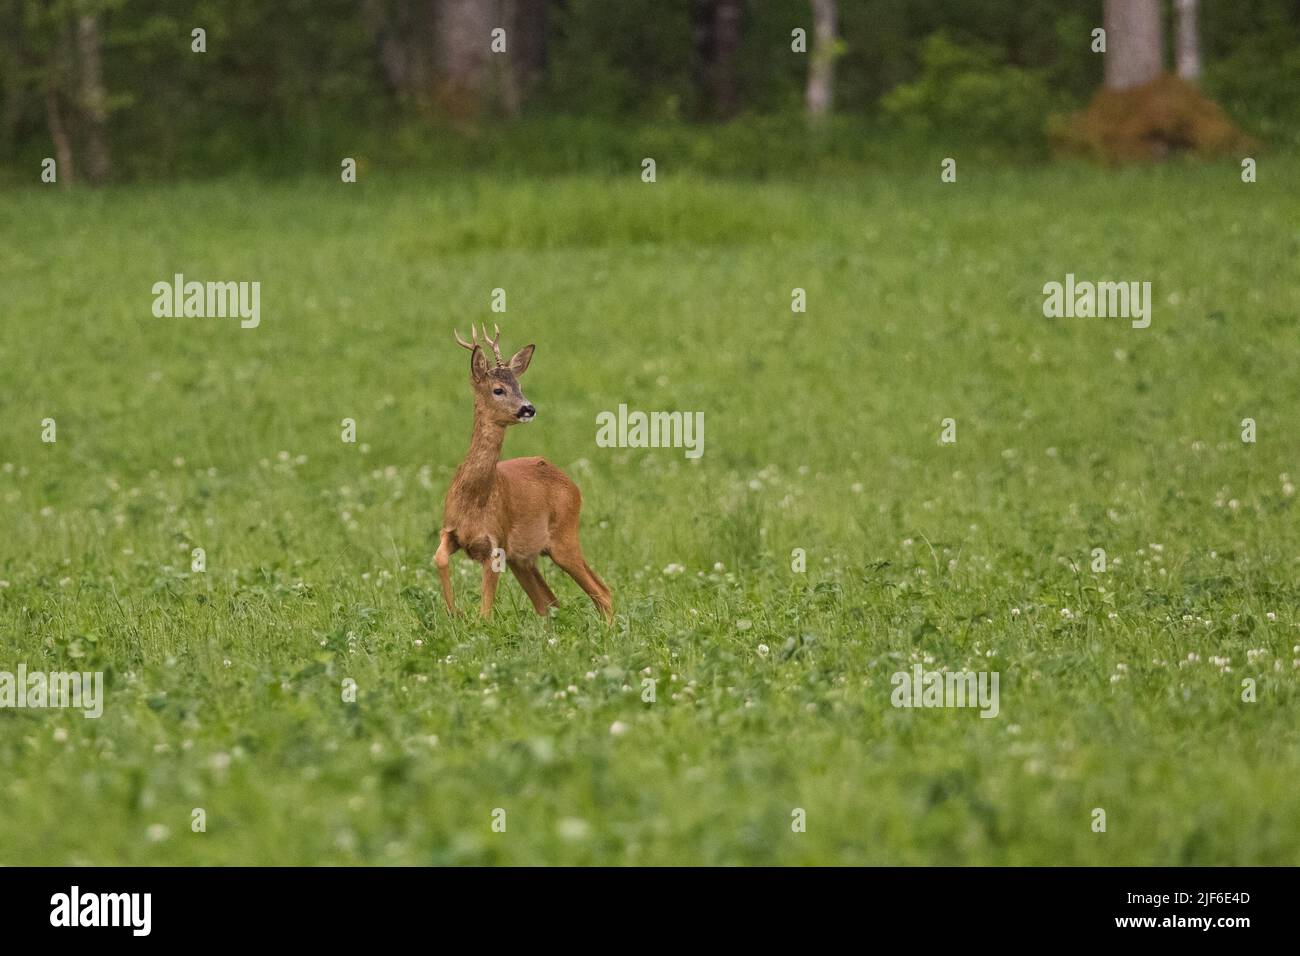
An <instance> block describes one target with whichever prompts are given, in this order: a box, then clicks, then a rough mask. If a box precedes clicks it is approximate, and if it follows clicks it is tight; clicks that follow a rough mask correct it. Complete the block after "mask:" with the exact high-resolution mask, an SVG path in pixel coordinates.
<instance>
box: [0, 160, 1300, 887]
mask: <svg viewBox="0 0 1300 956" xmlns="http://www.w3.org/2000/svg"><path fill="white" fill-rule="evenodd" d="M938 172H939V164H938V158H937V157H936V158H935V160H934V162H933V163H927V164H926V165H925V168H924V169H916V170H913V171H911V172H908V171H899V170H892V171H887V172H881V173H878V174H864V175H857V176H824V177H813V178H809V179H807V180H805V181H798V180H795V179H780V178H778V179H773V180H762V181H760V180H743V179H725V178H708V177H704V176H699V175H692V174H687V173H681V172H678V171H675V170H674V169H673V167H672V164H671V162H670V161H669V160H668V159H667V158H661V159H660V163H659V176H658V180H659V181H658V182H656V183H653V184H647V183H643V182H641V181H640V179H639V177H638V173H639V169H637V168H635V167H634V168H631V169H629V170H628V172H627V174H626V175H623V176H607V175H601V176H555V177H546V178H540V177H539V178H530V177H526V176H497V177H494V178H488V177H485V176H473V175H460V176H454V177H453V176H443V177H421V176H418V175H410V174H403V175H401V176H398V177H389V176H386V175H384V174H383V173H382V171H379V170H375V171H370V170H363V173H362V175H361V178H360V181H359V182H358V183H356V184H354V185H349V184H343V183H340V182H337V181H332V180H328V179H319V180H303V181H282V182H275V183H265V182H259V181H257V180H253V179H247V180H245V179H239V178H235V179H228V180H221V181H215V182H206V183H192V184H176V185H151V186H146V185H137V186H120V187H116V188H112V189H108V190H104V191H100V192H89V191H85V190H73V191H70V192H61V191H57V190H56V189H55V188H53V187H51V188H47V189H39V188H32V187H27V188H22V189H17V190H14V191H12V192H10V193H9V194H8V195H7V196H6V197H5V199H4V200H3V202H0V238H2V239H3V242H0V314H2V315H3V323H4V332H5V334H4V336H3V338H0V411H2V414H0V522H2V526H3V533H2V534H0V671H5V670H7V671H14V670H16V669H17V667H18V665H20V664H25V665H26V667H27V668H28V669H29V670H38V669H39V670H46V671H57V670H78V671H103V672H104V674H105V679H106V684H107V686H106V699H105V703H104V713H103V716H102V718H100V719H98V720H94V719H85V718H83V717H82V716H81V715H80V714H79V713H76V712H73V711H67V710H31V709H26V710H19V709H3V710H0V864H5V865H18V864H83V863H84V864H119V863H120V864H144V865H148V864H164V863H165V864H205V865H226V864H360V863H366V864H415V865H424V864H520V865H535V864H554V863H559V864H652V865H658V864H997V865H1003V864H1048V865H1058V864H1083V865H1096V864H1161V865H1163V864H1246V863H1252V864H1289V865H1295V864H1297V863H1300V789H1298V788H1297V787H1296V780H1297V779H1300V726H1298V725H1300V721H1298V720H1297V705H1298V704H1300V669H1298V668H1297V662H1300V647H1298V646H1300V617H1298V616H1297V610H1296V609H1297V606H1300V586H1298V584H1297V580H1298V578H1300V575H1298V574H1297V572H1298V571H1300V529H1298V523H1297V521H1296V497H1295V490H1294V482H1295V480H1296V479H1297V478H1300V461H1297V458H1296V451H1297V448H1300V443H1298V442H1297V433H1296V425H1297V420H1296V415H1297V409H1298V408H1300V378H1297V375H1296V369H1297V368H1300V335H1297V330H1296V316H1297V314H1300V283H1297V282H1296V271H1295V270H1296V263H1297V261H1300V260H1298V258H1297V257H1298V256H1300V226H1298V225H1297V224H1298V223H1300V201H1298V200H1297V196H1300V166H1297V164H1296V163H1295V162H1294V157H1289V156H1274V157H1266V158H1264V159H1262V160H1261V166H1260V176H1259V182H1258V183H1255V184H1244V183H1242V181H1241V177H1240V171H1239V169H1238V168H1237V167H1236V166H1235V165H1234V164H1231V163H1228V164H1222V165H1182V164H1170V165H1167V166H1162V167H1156V168H1140V169H1130V170H1101V169H1096V168H1092V167H1086V166H1075V165H1068V164H1067V165H1055V166H1039V167H1025V168H1010V167H994V166H990V167H983V166H981V165H980V164H978V163H975V162H963V161H960V160H959V173H958V181H957V182H956V183H950V184H945V183H941V182H940V179H939V175H938ZM178 272H179V273H184V274H185V275H186V277H187V278H193V279H198V280H231V281H235V280H257V281H260V282H261V321H260V325H259V326H258V327H257V328H255V329H242V328H240V325H239V322H238V320H235V319H217V318H156V317H155V316H154V315H153V314H152V312H151V304H152V301H153V295H152V293H151V292H150V289H151V287H152V285H153V284H154V283H155V282H158V281H170V280H171V278H172V276H173V275H174V274H175V273H178ZM1067 273H1073V274H1076V275H1078V276H1079V277H1081V278H1088V279H1094V280H1099V279H1123V280H1130V279H1131V280H1149V281H1151V283H1152V288H1153V297H1154V305H1153V312H1152V323H1151V326H1150V327H1149V328H1145V329H1134V328H1132V327H1131V326H1130V323H1129V322H1128V321H1126V320H1124V319H1113V318H1112V319H1100V318H1091V319H1085V318H1072V319H1048V318H1045V317H1044V315H1043V311H1042V304H1043V296H1042V288H1043V285H1044V283H1046V282H1050V281H1058V282H1059V281H1062V280H1063V279H1064V277H1065V276H1066V275H1067ZM495 288H502V289H505V290H506V295H507V308H506V312H505V313H494V312H492V311H491V309H490V307H489V306H490V301H491V292H492V290H493V289H495ZM795 288H800V289H803V290H805V292H806V299H807V310H806V312H802V313H796V312H792V309H791V301H792V300H791V293H792V290H793V289H795ZM471 322H487V323H489V324H491V323H494V322H495V323H499V324H500V326H501V329H502V332H503V333H504V334H503V338H502V341H503V348H509V349H511V350H513V349H516V348H518V347H520V346H522V345H524V344H527V343H529V342H535V343H536V344H537V353H536V355H535V357H534V359H533V362H532V366H531V368H530V369H529V371H528V373H527V375H526V376H525V378H524V380H523V384H524V387H525V390H526V392H527V394H528V397H529V399H530V400H531V401H532V402H533V403H534V404H535V405H536V406H537V409H538V417H537V420H536V421H535V422H534V423H532V424H530V425H529V426H527V427H526V428H514V429H511V430H510V433H509V435H508V437H507V440H506V447H505V453H506V455H507V456H509V457H514V456H523V455H544V456H545V457H547V458H548V459H549V460H551V461H552V462H554V463H555V464H557V465H559V466H560V467H561V468H563V469H564V470H565V471H566V472H567V473H568V474H569V475H570V476H571V477H573V478H574V480H575V481H577V483H578V484H579V485H580V486H581V488H582V491H583V494H584V498H585V502H586V504H585V508H584V517H583V543H584V547H585V550H586V552H587V556H588V560H589V561H590V562H591V564H592V565H593V566H594V567H595V568H596V569H597V570H598V571H599V573H600V574H601V576H602V577H603V578H604V579H605V581H606V582H607V583H608V584H609V585H610V587H611V589H612V590H613V593H614V601H615V609H616V613H617V618H616V622H615V624H614V626H613V627H612V628H606V627H605V626H604V625H603V623H602V622H601V621H600V619H599V617H598V616H597V614H596V613H595V611H594V610H593V608H592V607H591V605H590V602H588V601H587V599H586V597H585V596H584V595H583V594H582V593H581V592H580V591H579V590H578V588H577V587H576V586H575V585H574V584H573V583H572V582H571V581H570V580H569V579H568V578H567V577H565V576H564V575H563V574H561V573H560V572H559V570H558V569H557V568H555V567H554V566H552V565H550V564H549V562H546V561H543V573H544V574H545V575H546V578H547V580H548V582H549V583H550V584H551V586H552V587H553V588H554V589H555V590H556V592H557V594H558V595H559V597H560V600H561V602H562V607H561V608H559V609H558V610H557V611H556V612H555V613H554V614H553V616H552V617H551V618H550V619H542V618H538V617H537V616H536V615H535V614H534V613H533V611H532V609H531V607H530V606H529V604H528V602H527V600H526V599H525V596H524V594H523V592H522V591H521V590H520V588H519V586H518V585H517V583H516V582H514V581H513V580H512V579H507V580H505V581H503V582H502V585H501V589H500V592H499V594H498V598H497V606H496V615H495V616H494V618H493V619H492V620H491V621H489V622H483V621H481V620H479V619H478V617H477V616H476V615H473V614H471V615H467V616H465V617H461V618H455V619H453V618H451V617H449V616H448V614H447V613H446V611H445V609H444V608H443V606H442V601H441V595H440V593H439V590H438V584H437V575H436V572H435V569H434V568H433V564H432V554H433V551H434V549H435V547H436V543H437V542H436V532H437V529H438V527H439V524H438V522H439V516H440V512H441V502H442V495H443V492H444V490H445V488H446V485H447V482H448V481H449V479H450V477H451V474H452V472H453V471H454V469H455V467H456V465H457V464H458V463H459V461H460V458H461V456H462V455H463V454H464V451H465V449H466V446H467V444H468V439H469V432H470V415H471V406H470V390H469V385H468V364H467V354H466V353H465V352H464V351H462V350H461V349H459V348H458V347H457V346H456V344H455V341H454V340H453V337H452V330H453V329H454V328H459V329H460V331H461V333H462V334H465V333H467V331H468V326H469V324H470V323H471ZM507 354H508V353H507ZM620 404H627V405H628V406H629V407H632V408H637V409H646V410H651V409H662V410H681V411H686V412H697V411H699V412H703V413H704V416H705V421H706V431H705V443H704V450H703V454H702V455H701V456H700V457H699V458H697V459H689V458H687V457H686V455H685V454H683V451H682V450H681V449H672V448H658V449H628V448H603V447H598V446H597V444H596V441H595V438H596V418H597V416H598V415H599V414H600V413H601V412H606V411H614V410H616V409H617V408H618V406H619V405H620ZM345 418H351V419H353V420H355V422H356V437H357V440H356V442H355V443H347V442H344V441H342V440H341V432H342V426H341V422H342V420H343V419H345ZM1247 418H1250V419H1253V420H1254V422H1255V423H1256V429H1257V434H1256V440H1255V441H1254V442H1244V441H1243V440H1242V430H1243V425H1242V422H1243V419H1247ZM45 419H54V421H55V423H56V427H57V440H56V441H54V442H45V441H42V432H43V426H42V422H43V421H44V420H45ZM945 419H952V421H953V427H954V428H955V437H956V441H955V442H943V441H941V433H942V431H943V429H944V425H943V422H944V420H945ZM195 548H202V549H203V550H204V553H205V556H206V568H205V570H203V571H194V570H193V568H192V553H193V550H194V549H195ZM1097 548H1101V549H1104V551H1105V555H1106V569H1105V570H1104V571H1099V570H1094V567H1095V565H1094V556H1093V551H1094V549H1097ZM796 549H802V554H803V555H804V560H805V561H806V568H804V569H802V570H800V569H799V564H800V562H799V561H798V560H797V558H796V557H795V555H796ZM453 570H454V575H455V585H456V590H457V595H458V598H459V599H460V601H461V603H462V605H463V606H469V607H476V604H477V594H478V589H479V571H478V568H477V567H476V566H474V565H472V564H471V563H470V562H469V561H468V560H467V559H465V558H464V556H463V555H460V556H458V557H457V558H456V559H455V564H454V567H453ZM916 663H921V664H922V665H923V666H924V667H925V668H927V669H939V668H942V667H947V668H949V669H950V670H974V671H992V672H997V673H998V674H999V675H1000V688H1001V690H1000V693H1001V700H1000V711H999V714H998V716H997V717H996V718H992V719H983V718H981V717H980V716H979V714H978V713H977V712H976V711H974V710H970V709H902V708H896V707H893V706H891V704H890V695H891V690H892V686H891V676H892V675H893V674H894V673H895V672H898V671H908V670H910V669H911V668H912V667H913V665H914V664H916ZM646 679H651V680H653V681H654V684H653V687H654V689H655V699H654V700H653V701H646V700H643V694H644V693H645V688H646V687H647V686H648V685H646V684H645V683H643V682H644V681H645V680H646ZM1245 679H1250V680H1251V681H1253V685H1252V686H1253V694H1250V693H1246V689H1245V687H1244V685H1243V680H1245ZM347 681H354V682H355V688H356V699H355V702H348V701H346V700H345V699H344V697H345V696H346V695H345V693H344V687H345V682H347ZM1243 695H1245V696H1248V697H1250V696H1253V698H1254V699H1253V700H1244V699H1243ZM196 808H198V809H202V811H203V817H204V821H205V827H204V829H202V831H201V832H195V830H194V829H193V827H192V821H193V820H194V819H195V817H194V814H193V811H194V810H195V809H196ZM797 809H801V810H803V811H804V819H805V820H806V827H805V828H804V829H803V832H796V830H797V829H798V828H792V822H794V821H796V819H797V817H798V815H797V814H795V811H796V810H797ZM1097 809H1102V810H1104V812H1105V821H1106V827H1105V831H1104V832H1097V830H1096V829H1095V826H1094V821H1095V820H1096V819H1097V817H1096V814H1095V812H1094V811H1095V810H1097ZM499 810H503V811H504V821H505V826H504V832H498V831H499V830H500V829H501V828H500V825H499V821H500V820H501V819H502V814H500V813H494V811H499ZM792 814H794V816H792ZM494 822H498V826H497V827H495V828H494V826H493V824H494Z"/></svg>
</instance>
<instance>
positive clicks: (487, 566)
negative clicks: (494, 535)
mask: <svg viewBox="0 0 1300 956" xmlns="http://www.w3.org/2000/svg"><path fill="white" fill-rule="evenodd" d="M492 560H493V559H491V558H489V559H488V560H486V561H484V562H483V603H482V604H481V605H479V613H480V614H482V615H483V617H484V618H489V617H491V616H492V602H493V601H495V600H496V597H497V583H498V582H499V581H500V580H501V572H500V571H494V570H493V569H492Z"/></svg>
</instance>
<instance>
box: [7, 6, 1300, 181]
mask: <svg viewBox="0 0 1300 956" xmlns="http://www.w3.org/2000/svg"><path fill="white" fill-rule="evenodd" d="M1153 18H1154V22H1155V30H1154V31H1153V29H1152V23H1153ZM1103 22H1104V23H1106V25H1107V26H1108V28H1109V34H1110V43H1111V53H1112V54H1113V55H1112V56H1111V57H1108V58H1107V59H1108V60H1110V61H1113V65H1112V64H1111V63H1108V64H1107V65H1106V66H1105V73H1106V74H1107V75H1106V76H1103V72H1104V71H1103V58H1102V57H1101V56H1100V55H1098V54H1097V53H1094V52H1093V51H1092V49H1091V32H1092V30H1093V29H1094V28H1095V27H1097V26H1100V25H1102V24H1103ZM0 24H3V42H2V43H0V164H2V166H3V170H4V173H3V174H4V175H7V176H8V177H9V178H11V179H14V180H27V179H32V178H33V177H32V170H34V169H37V168H38V166H39V163H40V161H41V159H42V158H43V157H45V156H57V158H58V159H59V168H60V170H61V174H60V177H59V178H60V182H61V183H62V184H63V185H68V184H69V183H71V182H74V181H81V182H85V181H89V182H92V183H98V182H104V181H112V180H118V181H126V180H132V179H158V178H165V177H177V176H182V177H193V176H210V175H218V174H228V173H230V172H232V171H241V170H246V171H250V172H254V173H256V174H261V175H268V174H269V175H276V174H292V175H298V174H302V173H303V172H304V171H308V170H311V169H312V168H314V167H319V168H320V169H321V170H322V171H323V170H327V169H328V170H331V171H333V170H336V169H337V166H338V161H339V157H340V156H345V155H346V156H355V157H357V158H358V159H359V162H360V163H361V164H362V167H363V168H364V167H365V165H366V164H368V163H382V164H384V165H385V166H388V167H403V166H409V167H419V168H429V167H432V168H440V167H450V168H484V167H487V168H493V169H498V170H508V169H510V168H519V169H521V170H522V169H527V170H528V171H530V172H549V171H556V172H559V171H568V170H572V169H575V168H583V169H586V170H591V169H601V168H609V169H614V168H620V169H627V168H628V164H629V163H632V164H635V163H637V162H639V161H640V159H641V157H643V156H645V155H650V153H649V152H648V150H650V149H651V148H654V149H657V150H658V151H659V152H661V153H664V154H665V155H667V153H668V152H669V151H671V153H672V155H673V156H674V159H675V161H676V162H677V164H678V165H687V166H690V167H694V168H698V169H701V170H703V171H706V172H714V173H722V174H741V175H745V174H754V175H764V174H769V173H779V172H780V171H782V170H784V169H791V168H801V169H807V168H808V166H809V164H810V163H812V164H814V165H820V166H823V167H826V166H829V167H836V166H845V167H855V166H860V165H862V164H864V163H868V164H869V163H872V162H881V163H888V162H905V161H907V158H908V157H909V156H911V155H915V154H916V151H915V150H910V149H909V145H916V146H918V148H924V147H926V146H933V145H939V144H941V145H943V146H947V147H950V148H951V147H954V146H956V145H957V144H961V145H963V146H966V147H968V148H982V149H986V150H988V151H990V152H993V153H1001V154H1005V155H1006V156H1007V157H1008V158H1012V159H1019V160H1023V159H1037V158H1043V157H1047V156H1050V155H1052V154H1053V153H1054V152H1055V151H1057V147H1058V146H1059V145H1060V142H1061V141H1062V139H1063V137H1062V135H1061V134H1062V131H1063V129H1065V127H1066V125H1067V124H1068V117H1069V116H1070V115H1071V114H1072V113H1073V112H1074V111H1078V110H1080V109H1082V108H1083V107H1085V106H1086V105H1087V104H1088V102H1089V101H1090V99H1091V98H1092V97H1093V96H1094V94H1095V93H1096V92H1097V90H1098V89H1099V88H1101V87H1102V85H1103V83H1110V84H1111V85H1115V86H1121V87H1122V86H1123V85H1125V84H1126V83H1128V84H1131V83H1133V82H1136V81H1142V80H1145V79H1149V78H1150V75H1149V74H1150V73H1151V70H1152V64H1153V63H1154V64H1155V66H1156V68H1157V69H1158V68H1160V67H1162V66H1163V69H1164V70H1165V71H1166V72H1168V73H1170V74H1172V73H1174V72H1175V71H1176V72H1177V73H1178V74H1180V75H1182V76H1183V77H1184V78H1185V79H1187V80H1188V81H1189V82H1191V83H1194V84H1196V85H1197V86H1198V87H1199V88H1200V89H1201V90H1202V91H1203V92H1204V94H1205V95H1206V96H1207V97H1208V98H1209V99H1211V100H1213V101H1215V102H1216V103H1217V104H1219V105H1220V106H1222V107H1223V109H1224V110H1225V111H1226V114H1227V115H1228V116H1230V117H1231V118H1232V120H1233V121H1234V122H1235V123H1236V124H1239V127H1240V128H1241V129H1242V130H1244V132H1245V133H1246V134H1248V135H1250V136H1251V137H1257V138H1259V139H1260V140H1261V141H1263V142H1266V143H1269V144H1271V145H1279V144H1280V145H1286V144H1291V143H1294V142H1295V140H1296V139H1297V135H1298V134H1297V130H1298V129H1300V124H1298V123H1297V122H1296V121H1297V119H1298V118H1300V97H1298V96H1297V95H1296V93H1297V91H1300V42H1298V41H1300V2H1297V0H1200V2H1197V0H1172V2H1168V3H1162V2H1160V0H1108V2H1106V3H1105V4H1103V2H1102V0H1082V2H1075V0H1069V2H1066V0H981V2H978V3H971V2H953V0H838V2H837V0H813V2H796V0H655V2H648V0H642V2H616V0H279V2H266V0H48V2H46V0H0ZM195 27H202V28H203V29H205V30H206V34H207V35H206V45H207V50H206V52H205V53H195V52H192V50H191V31H192V29H194V28H195ZM495 27H504V28H505V29H506V31H507V40H508V42H507V54H506V55H493V54H492V53H491V52H490V50H489V35H490V33H491V31H492V30H493V29H494V28H495ZM796 28H802V29H804V30H805V31H806V33H807V47H808V50H807V53H805V54H799V53H795V52H792V50H791V42H792V39H791V31H792V30H794V29H796ZM1116 44H1119V45H1120V46H1121V47H1122V49H1117V48H1116ZM1153 57H1154V59H1153ZM810 119H812V120H813V121H814V122H813V123H812V127H813V128H814V129H816V135H806V131H807V130H808V129H809V122H808V121H809V120H810ZM1068 138H1069V137H1068V136H1066V137H1064V139H1066V140H1068ZM1175 138H1176V137H1175ZM1175 145H1176V144H1175Z"/></svg>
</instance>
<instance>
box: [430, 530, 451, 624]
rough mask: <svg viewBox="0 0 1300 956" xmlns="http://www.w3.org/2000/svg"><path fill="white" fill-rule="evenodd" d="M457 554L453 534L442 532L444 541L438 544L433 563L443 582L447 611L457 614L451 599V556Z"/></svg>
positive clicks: (443, 594) (446, 531) (443, 595)
mask: <svg viewBox="0 0 1300 956" xmlns="http://www.w3.org/2000/svg"><path fill="white" fill-rule="evenodd" d="M455 553H456V543H455V541H454V540H453V539H452V536H451V532H450V531H448V530H447V529H446V528H444V529H443V530H442V539H441V540H440V541H439V542H438V552H437V554H435V555H434V556H433V563H434V564H436V565H437V566H438V579H439V580H440V581H441V582H442V597H443V600H445V601H446V602H447V610H448V611H449V612H450V613H452V614H455V613H456V602H455V601H453V600H452V597H451V556H452V555H453V554H455Z"/></svg>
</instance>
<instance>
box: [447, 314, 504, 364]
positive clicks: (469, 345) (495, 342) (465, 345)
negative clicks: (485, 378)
mask: <svg viewBox="0 0 1300 956" xmlns="http://www.w3.org/2000/svg"><path fill="white" fill-rule="evenodd" d="M492 328H493V329H494V330H495V331H496V334H497V337H496V338H495V339H493V338H489V337H488V334H487V326H486V325H485V326H483V341H484V342H486V343H487V344H488V345H490V346H492V351H493V353H495V354H496V357H497V367H498V368H500V367H501V366H503V365H504V364H505V363H504V362H503V361H501V348H500V346H499V344H498V343H499V342H500V341H501V326H499V325H495V324H494V325H493V326H492ZM451 334H452V335H454V336H456V341H457V342H459V343H460V346H461V348H466V349H469V350H470V351H471V352H472V351H474V350H475V349H476V348H478V333H477V332H476V331H474V323H473V322H471V323H470V324H469V334H470V338H472V339H473V341H472V342H466V341H465V340H464V339H462V338H461V337H460V333H459V332H457V331H456V330H455V329H452V330H451Z"/></svg>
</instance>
